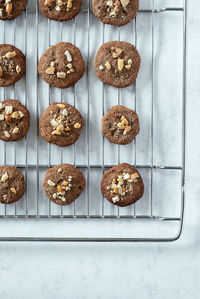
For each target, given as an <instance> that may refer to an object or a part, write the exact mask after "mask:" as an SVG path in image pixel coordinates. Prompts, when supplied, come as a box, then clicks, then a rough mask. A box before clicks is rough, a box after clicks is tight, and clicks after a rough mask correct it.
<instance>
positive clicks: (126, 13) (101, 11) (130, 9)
mask: <svg viewBox="0 0 200 299" xmlns="http://www.w3.org/2000/svg"><path fill="white" fill-rule="evenodd" d="M138 8H139V0H92V9H93V12H94V15H95V16H96V17H97V18H99V19H100V21H101V22H103V23H104V24H110V25H115V26H123V25H126V24H128V23H129V22H130V21H131V20H132V19H134V18H135V17H136V15H137V12H138Z"/></svg>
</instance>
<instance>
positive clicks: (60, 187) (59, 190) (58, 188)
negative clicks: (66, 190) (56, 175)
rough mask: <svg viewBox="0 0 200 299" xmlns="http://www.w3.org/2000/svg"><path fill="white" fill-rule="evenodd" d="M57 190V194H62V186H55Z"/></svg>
mask: <svg viewBox="0 0 200 299" xmlns="http://www.w3.org/2000/svg"><path fill="white" fill-rule="evenodd" d="M57 190H58V192H60V193H61V192H63V188H62V186H61V185H58V186H57Z"/></svg>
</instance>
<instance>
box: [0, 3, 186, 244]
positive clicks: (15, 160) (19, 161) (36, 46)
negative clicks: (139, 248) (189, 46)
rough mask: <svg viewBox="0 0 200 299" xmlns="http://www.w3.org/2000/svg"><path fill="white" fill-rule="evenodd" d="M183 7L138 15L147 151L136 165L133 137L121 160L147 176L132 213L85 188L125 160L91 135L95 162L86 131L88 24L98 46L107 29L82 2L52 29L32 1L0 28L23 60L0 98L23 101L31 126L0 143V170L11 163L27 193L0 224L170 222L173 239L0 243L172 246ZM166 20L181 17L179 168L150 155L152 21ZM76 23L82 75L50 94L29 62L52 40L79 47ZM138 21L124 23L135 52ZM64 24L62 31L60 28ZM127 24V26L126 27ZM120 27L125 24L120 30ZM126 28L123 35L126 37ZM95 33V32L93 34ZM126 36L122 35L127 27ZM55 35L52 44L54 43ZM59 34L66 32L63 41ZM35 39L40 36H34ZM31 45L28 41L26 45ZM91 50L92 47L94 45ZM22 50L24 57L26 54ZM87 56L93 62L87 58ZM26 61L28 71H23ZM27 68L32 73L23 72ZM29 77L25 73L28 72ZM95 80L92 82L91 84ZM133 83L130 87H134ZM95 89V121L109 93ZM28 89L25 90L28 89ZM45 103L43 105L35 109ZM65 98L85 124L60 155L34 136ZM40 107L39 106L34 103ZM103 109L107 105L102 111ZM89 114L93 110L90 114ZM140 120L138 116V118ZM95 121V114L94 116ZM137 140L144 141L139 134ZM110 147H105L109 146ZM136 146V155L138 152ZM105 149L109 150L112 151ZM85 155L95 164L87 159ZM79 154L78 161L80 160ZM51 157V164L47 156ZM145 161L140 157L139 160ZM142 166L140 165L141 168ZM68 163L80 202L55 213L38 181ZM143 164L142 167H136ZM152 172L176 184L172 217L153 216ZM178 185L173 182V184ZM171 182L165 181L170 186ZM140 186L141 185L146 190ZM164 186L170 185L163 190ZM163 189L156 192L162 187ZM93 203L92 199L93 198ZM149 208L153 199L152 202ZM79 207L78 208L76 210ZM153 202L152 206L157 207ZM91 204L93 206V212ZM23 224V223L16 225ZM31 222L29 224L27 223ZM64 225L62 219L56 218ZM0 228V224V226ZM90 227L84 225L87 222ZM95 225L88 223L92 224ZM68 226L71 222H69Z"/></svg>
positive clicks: (2, 210)
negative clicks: (144, 25)
mask: <svg viewBox="0 0 200 299" xmlns="http://www.w3.org/2000/svg"><path fill="white" fill-rule="evenodd" d="M186 6H187V1H186V0H185V1H184V3H183V6H182V7H177V8H176V7H166V8H165V7H161V8H155V5H154V0H152V7H151V8H150V9H140V10H139V15H138V17H139V16H140V14H141V15H148V16H149V18H150V20H151V27H150V29H149V32H150V34H151V62H150V64H151V72H150V73H149V77H150V80H151V93H150V95H149V101H150V106H149V119H150V122H149V135H150V140H149V147H148V150H149V151H148V152H150V154H149V156H148V157H149V160H148V159H147V160H148V161H147V160H146V161H147V162H148V163H138V158H137V155H138V151H139V150H141V149H140V145H139V146H138V144H137V139H136V141H135V142H134V143H133V145H132V146H131V148H130V149H129V154H128V155H129V156H130V155H131V161H132V163H131V164H133V165H135V166H136V167H137V168H138V169H139V170H140V171H141V172H142V174H143V175H144V176H145V178H147V177H148V179H147V183H146V184H145V187H146V188H147V189H148V196H146V198H145V199H144V202H143V204H142V205H141V206H139V208H137V204H135V205H133V206H132V207H128V208H125V209H122V208H118V207H110V206H109V205H110V204H109V203H107V201H105V200H104V198H102V196H101V195H100V194H99V193H98V191H96V190H97V189H94V190H93V185H94V184H95V183H96V184H97V181H100V179H101V176H102V175H103V172H104V171H105V170H106V169H107V168H109V167H112V166H113V165H115V164H117V163H120V162H123V161H124V157H126V156H127V151H126V150H125V151H124V149H123V148H122V147H120V146H115V147H114V148H113V147H112V145H109V144H108V143H106V141H105V140H104V138H103V137H102V136H101V135H98V138H99V140H100V142H99V143H98V144H97V145H96V148H97V149H98V153H97V156H98V155H100V156H98V157H96V156H95V155H94V151H93V147H94V146H95V140H96V139H94V140H93V137H94V135H93V128H92V126H91V119H92V121H93V120H94V119H93V118H92V117H93V110H92V109H93V108H92V107H93V103H92V101H93V100H94V99H93V97H94V94H93V89H91V86H93V83H94V82H93V80H97V79H96V78H95V79H91V78H94V77H95V75H94V72H93V70H92V68H93V66H92V63H91V58H92V57H93V56H94V54H95V51H96V49H97V48H98V47H99V46H98V47H96V48H95V50H93V48H92V46H94V45H91V44H92V37H91V35H92V33H91V31H92V30H93V29H92V27H91V26H92V25H93V23H94V22H95V24H97V26H98V28H97V30H98V34H99V36H100V37H101V38H100V44H102V43H104V42H105V41H107V40H106V38H105V36H106V33H107V31H108V30H110V27H111V26H110V27H109V26H107V25H103V24H101V23H100V22H99V21H98V20H97V19H96V18H95V17H94V16H93V14H92V10H91V7H90V5H89V4H88V5H87V4H85V6H84V8H83V9H82V11H81V13H80V15H79V16H78V17H77V18H76V19H74V20H72V21H69V22H65V23H59V24H58V23H55V22H53V21H50V20H47V19H46V18H44V17H43V16H42V15H41V13H40V11H39V9H38V2H37V0H36V2H35V4H33V3H32V6H31V5H29V6H28V8H27V9H26V11H25V12H24V14H22V16H20V17H19V18H17V19H15V20H14V21H11V22H3V21H1V22H0V30H1V32H2V33H1V43H11V44H13V45H16V46H17V47H19V48H20V49H21V50H22V51H24V53H25V55H26V56H27V72H26V77H25V78H24V79H22V80H20V81H19V82H18V83H17V84H16V85H15V86H14V87H7V88H1V98H2V99H6V98H19V99H20V100H21V102H23V103H24V104H25V105H26V106H27V107H28V109H29V110H30V111H31V112H32V113H31V116H32V123H31V129H30V132H29V134H28V136H27V137H26V138H25V140H23V141H22V142H20V143H18V144H16V143H14V144H10V143H7V144H6V143H3V142H2V143H1V144H0V151H1V153H3V154H2V155H1V160H0V164H1V165H13V166H16V167H18V168H20V169H21V170H22V171H23V173H24V175H25V180H26V182H27V192H26V194H25V196H24V197H23V199H21V200H20V201H19V202H17V203H15V204H13V205H11V206H7V205H1V207H0V218H1V219H2V220H1V221H8V220H7V219H14V221H15V225H16V224H17V221H18V220H17V219H25V218H27V219H29V218H36V219H45V218H46V219H48V220H45V221H52V220H51V219H52V218H53V219H54V218H58V219H64V218H65V219H72V220H73V223H74V222H75V221H78V219H86V220H85V221H87V223H88V225H93V220H95V219H96V220H98V219H99V220H101V221H102V222H104V223H105V222H106V221H108V220H109V219H110V220H112V221H113V220H114V221H115V222H114V224H113V222H112V224H111V225H115V223H116V221H117V222H118V223H119V222H121V221H124V220H128V221H129V222H128V223H129V224H128V225H130V223H131V225H132V223H133V224H134V223H136V222H138V223H139V221H144V222H145V225H146V226H147V227H148V226H149V225H150V223H151V222H152V221H153V222H156V223H157V224H158V225H160V224H161V223H162V222H166V223H171V222H173V223H174V222H175V223H176V224H178V226H177V227H178V230H177V231H176V233H175V234H174V235H170V236H164V237H162V236H158V237H154V236H153V234H151V231H150V232H149V233H148V234H147V236H145V237H138V236H131V237H129V236H126V237H123V236H120V237H118V236H117V237H116V236H114V237H105V236H103V237H102V236H101V237H98V236H94V237H88V236H87V235H86V236H84V237H80V236H78V237H76V236H64V237H63V236H62V237H60V236H53V237H52V236H51V237H47V236H44V237H40V236H38V235H37V236H34V237H32V236H25V237H20V236H10V235H9V236H2V237H0V241H75V242H76V241H87V242H90V241H96V242H100V241H105V242H117V241H143V242H144V241H147V242H148V241H149V242H150V241H152V242H155V241H174V240H177V239H178V238H179V237H180V235H181V232H182V225H183V214H184V185H185V105H186V103H185V97H186V96H185V89H186ZM166 12H167V13H168V14H173V13H178V14H179V17H180V15H181V18H182V26H183V27H182V37H181V38H180V43H182V49H183V54H182V58H183V60H182V79H181V80H182V95H181V97H182V101H181V118H182V123H181V131H182V133H181V135H182V137H181V156H180V160H179V161H180V163H178V164H177V163H175V162H174V163H171V164H166V163H155V160H156V159H155V154H154V146H155V137H154V130H155V124H154V113H155V110H154V108H155V105H156V104H155V80H154V78H155V35H156V33H155V18H156V16H157V15H158V14H159V15H162V14H164V13H166ZM79 17H80V20H81V22H83V23H82V25H83V26H85V36H84V49H82V48H81V46H82V45H83V43H82V44H78V46H79V47H80V48H81V50H82V52H83V53H84V58H85V61H86V63H87V70H86V74H85V77H84V79H83V82H82V83H78V84H77V85H76V86H74V87H73V88H70V89H68V90H58V89H55V88H53V87H49V86H47V85H46V83H44V82H42V80H41V79H40V78H39V77H38V74H37V62H38V60H39V57H40V55H41V54H42V52H43V51H44V50H45V49H46V48H47V47H48V46H50V45H51V44H54V43H56V42H59V41H62V40H66V41H70V42H72V43H74V44H76V45H77V43H78V41H79V36H80V33H79V36H78V35H77V30H78V28H79V26H80V24H79V23H77V19H78V18H79ZM138 17H137V18H136V19H135V20H134V21H133V22H132V24H131V25H130V26H132V27H133V28H132V29H133V32H134V33H133V38H134V40H133V41H132V42H133V43H134V44H135V45H136V47H137V45H138V33H139V31H138V21H137V19H138ZM66 23H67V24H70V25H69V30H68V31H67V30H65V29H67V27H66V26H68V25H67V24H66ZM128 26H129V25H128ZM125 27H126V26H125ZM125 27H124V28H114V29H112V30H115V38H117V39H118V40H120V39H124V37H123V34H122V32H123V33H124V32H125V30H126V28H125ZM130 28H131V27H129V32H130ZM99 30H101V31H99ZM127 30H128V29H127ZM55 32H56V40H54V37H55ZM66 32H68V33H67V34H70V36H69V38H68V39H67V37H66V36H65V35H66ZM41 36H42V38H41ZM31 40H32V42H31ZM42 40H43V41H44V44H42V46H41V41H42ZM100 44H99V45H100ZM29 51H30V52H29ZM93 58H94V57H93ZM31 63H33V65H31ZM31 66H34V68H31ZM30 71H31V74H30ZM95 82H97V81H95ZM137 82H138V81H137ZM95 84H97V89H98V93H99V94H100V99H101V105H100V109H99V107H97V110H98V111H97V112H98V119H100V118H101V117H102V115H103V114H104V113H105V111H106V110H107V109H106V105H107V104H108V103H107V101H106V99H107V97H109V90H110V89H109V88H111V89H112V87H107V86H105V85H104V84H102V83H101V82H99V81H98V82H97V83H95ZM137 84H138V83H136V84H135V85H134V86H133V87H131V89H130V90H129V94H128V96H129V98H130V103H131V102H132V106H133V108H134V109H135V110H137V103H138V97H137V89H138V86H136V85H137ZM30 86H31V87H30ZM123 92H124V91H122V90H119V89H118V90H117V89H115V95H114V97H115V98H116V99H117V100H116V103H115V104H117V103H118V104H124V102H123V99H124V97H125V96H127V95H126V94H123ZM82 93H83V96H84V103H83V101H80V98H81V96H82ZM44 97H45V103H42V101H43V100H41V99H43V98H44ZM69 97H70V99H72V100H71V102H70V104H73V105H74V106H76V107H77V108H78V109H79V110H80V111H81V112H82V109H81V108H83V107H84V115H85V120H86V126H85V132H84V133H83V136H81V138H80V139H81V140H80V142H79V141H78V142H77V144H75V145H73V146H72V147H70V148H67V149H58V148H56V147H54V146H52V145H50V144H47V143H45V142H44V141H42V140H41V138H40V136H39V130H38V120H39V117H40V115H41V112H42V111H43V110H44V109H45V108H46V107H47V106H48V105H49V104H50V103H51V102H53V101H54V99H55V98H56V99H55V100H56V101H58V99H60V100H63V98H64V99H65V101H67V102H69V101H68V98H69ZM41 103H42V104H41ZM109 106H111V104H110V105H109ZM95 112H96V110H95ZM139 117H140V114H139ZM94 118H95V116H94ZM141 138H145V136H142V137H141ZM109 146H111V148H109ZM138 148H139V149H138ZM112 151H113V152H112ZM108 152H110V154H111V155H110V157H112V154H113V155H114V161H113V159H112V158H111V159H110V161H108V157H107V154H108ZM93 155H94V156H95V158H93ZM80 156H81V158H80ZM55 157H56V158H55ZM140 160H141V161H142V160H145V159H140ZM146 161H145V162H146ZM63 162H68V163H71V164H74V165H75V166H76V167H78V168H80V169H81V170H82V171H83V173H84V175H85V178H86V182H87V189H86V191H85V193H84V195H83V196H81V198H80V199H78V200H77V201H75V202H74V203H73V204H72V205H70V206H69V207H57V206H56V205H54V204H53V203H51V202H50V201H48V200H45V198H44V194H43V193H42V191H41V183H42V180H43V176H44V173H45V171H46V170H47V169H48V168H49V167H51V166H53V165H55V164H58V163H63ZM142 162H143V161H142ZM157 172H159V176H160V178H161V182H164V183H165V181H166V178H165V176H167V173H170V174H171V173H174V172H175V173H176V174H177V176H178V179H177V180H176V185H177V186H176V187H177V190H179V191H178V194H179V195H180V196H179V198H176V201H177V205H178V212H177V214H176V215H173V213H170V212H169V213H167V212H166V213H165V212H164V213H160V214H159V211H157V212H156V211H155V209H154V207H155V204H156V203H155V201H156V199H155V198H156V197H159V195H155V194H157V191H156V190H155V189H156V188H155V182H156V181H157V179H158V176H157ZM177 182H178V183H177ZM170 184H171V183H170ZM147 186H148V187H147ZM170 186H171V185H170ZM164 188H165V187H164V186H163V189H164ZM94 197H95V198H96V201H95V200H94ZM156 202H157V201H156ZM81 203H82V204H84V206H82V205H81ZM158 204H159V203H158ZM95 205H96V206H95ZM146 206H148V210H146ZM24 221H25V220H24ZM35 221H37V220H35ZM62 221H65V220H62ZM1 223H2V222H1ZM90 223H91V224H90ZM94 223H95V222H94ZM71 225H72V223H71Z"/></svg>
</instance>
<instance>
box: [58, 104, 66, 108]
mask: <svg viewBox="0 0 200 299" xmlns="http://www.w3.org/2000/svg"><path fill="white" fill-rule="evenodd" d="M57 106H58V107H60V108H65V104H62V103H61V104H57Z"/></svg>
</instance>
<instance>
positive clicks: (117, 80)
mask: <svg viewBox="0 0 200 299" xmlns="http://www.w3.org/2000/svg"><path fill="white" fill-rule="evenodd" d="M140 62H141V59H140V55H139V53H138V51H137V50H136V48H135V47H134V46H133V45H131V44H130V43H127V42H120V41H112V42H108V43H105V44H103V45H102V46H101V47H100V49H99V50H98V52H97V55H96V58H95V70H96V74H97V76H98V78H99V79H100V80H101V81H102V82H104V83H106V84H109V85H112V86H114V87H118V88H122V87H126V86H129V85H131V84H133V83H134V82H135V80H136V78H137V75H138V72H139V69H140ZM25 71H26V57H25V56H24V54H23V53H22V52H21V51H20V50H19V49H17V48H16V47H14V46H12V45H8V44H1V45H0V86H4V87H5V86H9V85H12V84H15V83H16V82H17V81H18V80H19V79H21V78H22V76H23V74H24V73H25ZM84 72H85V62H84V60H83V57H82V55H81V52H80V50H79V49H78V48H77V47H76V46H74V45H73V44H71V43H67V42H61V43H59V44H56V45H53V46H51V47H49V48H48V49H47V50H46V51H45V52H44V53H43V54H42V56H41V58H40V60H39V64H38V73H39V74H40V76H41V77H42V79H43V80H45V81H46V82H47V83H48V84H49V85H52V86H55V87H58V88H67V87H69V86H73V85H74V84H75V83H76V82H77V81H78V80H80V79H81V78H82V76H83V74H84Z"/></svg>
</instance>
